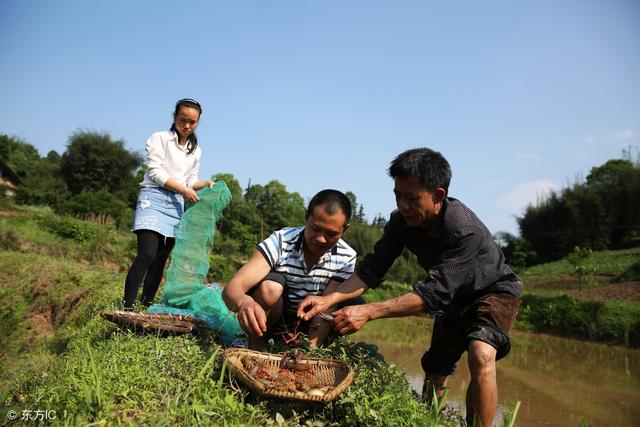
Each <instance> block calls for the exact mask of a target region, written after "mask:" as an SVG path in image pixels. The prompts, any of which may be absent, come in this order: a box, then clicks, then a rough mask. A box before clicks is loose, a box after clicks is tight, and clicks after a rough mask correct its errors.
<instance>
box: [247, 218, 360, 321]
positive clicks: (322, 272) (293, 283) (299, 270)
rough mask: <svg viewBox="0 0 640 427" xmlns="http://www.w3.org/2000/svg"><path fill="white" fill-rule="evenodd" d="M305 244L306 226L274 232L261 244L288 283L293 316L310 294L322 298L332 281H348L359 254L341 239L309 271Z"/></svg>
mask: <svg viewBox="0 0 640 427" xmlns="http://www.w3.org/2000/svg"><path fill="white" fill-rule="evenodd" d="M303 241H304V227H293V228H283V229H282V230H278V231H276V232H274V233H273V234H272V235H271V236H269V237H268V238H267V239H265V240H264V241H262V242H261V243H260V244H259V245H258V251H260V253H262V255H263V256H264V257H265V259H266V260H267V262H268V263H269V265H270V266H271V270H272V271H275V272H277V273H280V274H282V275H283V276H284V277H285V278H286V280H287V284H286V288H285V296H286V298H285V301H284V309H285V310H286V311H287V312H288V313H290V314H292V313H295V311H296V310H297V308H298V304H299V303H300V302H302V300H303V299H304V298H305V297H307V296H308V295H322V293H323V292H324V290H325V288H326V287H327V284H328V283H329V281H330V280H335V281H338V282H344V281H345V280H346V279H347V278H348V277H349V276H350V275H351V273H353V270H354V268H355V265H356V251H355V250H353V248H351V246H349V245H348V244H347V243H346V242H345V241H344V240H342V239H340V240H338V243H336V245H335V246H334V247H333V248H332V249H331V250H330V251H327V252H326V253H325V254H324V255H323V256H321V257H320V259H319V260H318V262H317V263H316V265H314V266H312V268H311V269H310V270H309V269H308V268H307V265H306V264H305V261H304V250H303V244H302V243H303Z"/></svg>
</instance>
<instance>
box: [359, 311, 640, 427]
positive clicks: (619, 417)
mask: <svg viewBox="0 0 640 427" xmlns="http://www.w3.org/2000/svg"><path fill="white" fill-rule="evenodd" d="M432 325H433V321H432V320H431V319H429V318H425V317H410V318H402V319H383V320H378V321H375V322H370V323H369V324H367V325H366V326H365V328H364V329H363V330H361V331H360V332H358V333H356V334H354V335H353V336H352V341H354V342H358V341H364V342H367V343H371V344H376V345H377V346H378V347H379V350H380V353H382V355H383V356H384V357H385V359H386V361H387V362H388V363H393V364H395V365H396V366H397V367H398V368H399V369H400V370H402V371H404V372H405V373H406V375H407V379H408V380H409V383H410V384H411V386H412V387H413V388H414V389H415V390H416V391H418V392H420V390H421V387H422V381H423V379H424V373H423V371H422V368H421V366H420V358H421V357H422V354H423V353H424V351H425V349H426V347H427V346H428V343H429V342H430V339H431V327H432ZM511 338H512V347H511V353H510V354H509V356H507V357H506V358H505V359H503V360H501V361H499V362H498V364H497V367H498V368H497V369H498V370H497V378H498V393H499V408H498V414H497V415H496V421H497V422H498V425H500V424H501V419H502V417H501V413H502V410H503V409H504V408H505V407H506V408H513V407H514V405H515V402H516V401H518V400H519V401H521V402H522V403H521V406H520V410H519V412H518V417H517V419H516V425H517V426H541V425H549V426H580V425H588V426H638V425H640V350H631V349H625V348H622V347H613V346H608V345H604V344H594V343H589V342H584V341H578V340H572V339H566V338H558V337H553V336H547V335H538V334H530V333H522V332H517V331H516V332H514V333H513V334H512V336H511ZM468 384H469V369H468V367H467V361H466V354H465V355H464V356H463V358H462V359H461V361H460V363H459V365H458V370H457V371H456V372H455V373H454V374H453V375H452V376H451V378H450V379H449V384H448V385H449V388H450V390H449V395H448V396H447V399H448V404H449V405H450V406H453V407H456V408H464V403H463V402H464V396H465V393H466V389H467V386H468ZM461 412H462V413H464V410H462V411H461Z"/></svg>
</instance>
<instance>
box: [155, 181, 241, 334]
mask: <svg viewBox="0 0 640 427" xmlns="http://www.w3.org/2000/svg"><path fill="white" fill-rule="evenodd" d="M197 194H198V197H199V198H200V201H199V202H198V203H196V204H194V205H193V206H191V207H190V208H189V209H187V211H186V212H185V213H184V215H182V219H181V220H180V225H179V227H178V231H177V233H176V243H175V246H174V248H173V252H172V254H171V264H170V265H169V269H168V270H167V283H166V285H165V287H164V291H163V294H162V299H161V303H160V304H155V305H152V306H151V307H149V312H151V313H154V314H182V315H185V316H191V317H195V318H197V319H198V320H200V321H201V322H202V323H203V324H205V325H206V326H207V327H208V328H209V329H212V330H214V331H216V332H217V333H218V334H219V336H220V338H221V339H222V341H223V342H224V343H226V344H230V343H231V342H233V340H234V339H235V338H237V337H238V336H239V335H242V334H243V331H242V328H241V327H240V324H239V323H238V320H237V319H236V317H235V316H234V315H233V314H232V313H231V312H230V311H229V309H228V308H227V306H226V305H225V303H224V301H223V300H222V287H221V286H220V285H218V284H215V283H214V284H207V283H206V278H207V273H208V271H209V253H210V252H211V248H212V246H213V238H214V236H215V233H216V223H217V222H218V220H219V219H220V218H221V216H222V210H223V209H224V208H225V207H226V206H227V205H228V204H229V202H230V201H231V192H230V191H229V188H227V185H226V184H225V183H224V182H222V181H220V182H217V183H216V184H215V185H214V186H213V188H209V187H206V188H203V189H202V190H200V191H198V192H197Z"/></svg>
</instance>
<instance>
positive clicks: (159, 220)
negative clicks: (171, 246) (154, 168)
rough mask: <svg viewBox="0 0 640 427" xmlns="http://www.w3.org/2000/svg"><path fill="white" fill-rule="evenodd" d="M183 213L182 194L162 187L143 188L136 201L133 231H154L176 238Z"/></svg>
mask: <svg viewBox="0 0 640 427" xmlns="http://www.w3.org/2000/svg"><path fill="white" fill-rule="evenodd" d="M183 212H184V199H183V198H182V194H179V193H174V192H173V191H171V190H167V189H166V188H162V187H143V188H142V189H141V190H140V194H138V200H137V201H136V215H135V220H134V222H133V228H132V231H137V230H153V231H155V232H158V233H160V234H162V235H163V236H165V237H175V235H176V231H177V230H178V224H179V223H180V218H181V217H182V214H183Z"/></svg>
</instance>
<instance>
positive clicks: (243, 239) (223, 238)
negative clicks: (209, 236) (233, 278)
mask: <svg viewBox="0 0 640 427" xmlns="http://www.w3.org/2000/svg"><path fill="white" fill-rule="evenodd" d="M214 179H215V180H216V181H224V182H225V184H227V187H229V191H230V192H231V202H229V205H228V206H227V207H226V209H225V210H224V212H223V213H222V215H223V216H222V221H221V222H220V233H219V234H218V237H217V238H216V239H215V240H214V251H215V252H216V253H222V254H226V255H230V254H241V255H244V256H248V255H250V254H251V253H252V252H253V251H254V250H255V247H256V245H257V244H258V243H259V242H260V240H259V231H260V217H259V215H258V212H257V210H256V208H255V205H252V204H250V203H247V201H246V200H245V198H244V195H243V191H242V188H241V187H240V184H239V183H238V180H237V179H235V177H234V176H233V175H232V174H230V173H218V174H216V175H215V176H214Z"/></svg>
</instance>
